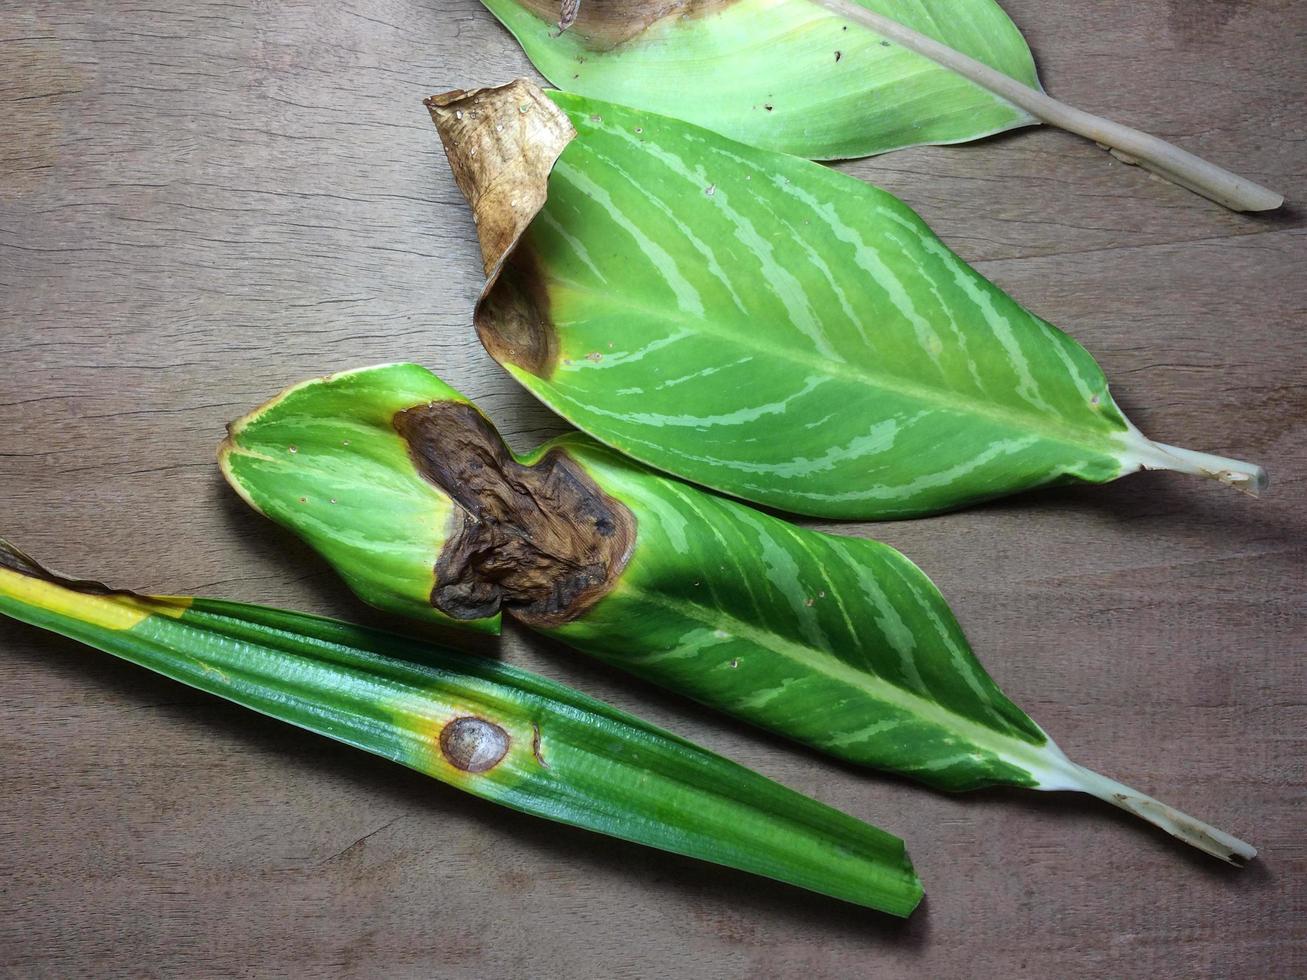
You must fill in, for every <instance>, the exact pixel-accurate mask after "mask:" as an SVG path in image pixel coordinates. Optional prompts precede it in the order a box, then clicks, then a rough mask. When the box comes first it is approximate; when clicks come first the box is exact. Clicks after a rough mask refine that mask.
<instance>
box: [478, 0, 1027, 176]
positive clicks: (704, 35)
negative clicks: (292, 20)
mask: <svg viewBox="0 0 1307 980" xmlns="http://www.w3.org/2000/svg"><path fill="white" fill-rule="evenodd" d="M482 2H483V3H484V4H485V5H486V7H488V8H489V9H490V11H491V12H492V13H494V15H495V16H496V17H498V18H499V20H500V21H502V22H503V24H504V26H505V27H507V28H508V29H509V31H511V32H512V34H513V36H514V37H515V38H516V39H517V41H518V43H520V44H521V45H522V48H523V50H525V51H526V53H527V56H528V57H529V58H530V59H531V61H532V63H533V64H534V65H535V66H536V67H537V68H538V69H539V70H540V71H541V73H542V74H543V75H544V76H545V77H546V78H548V79H549V80H550V81H551V82H553V83H554V84H555V85H557V86H558V87H559V88H561V89H565V90H567V91H570V92H577V93H579V94H581V95H587V96H593V97H595V98H601V99H605V100H607V101H610V102H617V103H620V104H622V105H630V106H638V107H640V108H642V109H648V110H651V111H653V112H659V113H663V114H664V115H668V116H675V117H677V118H679V119H687V120H689V121H691V122H694V123H697V124H698V125H700V126H705V127H707V128H708V129H713V130H716V131H717V132H720V133H725V134H726V135H728V136H731V137H733V138H735V139H738V140H741V141H743V142H745V143H751V144H753V145H755V146H763V147H767V148H768V149H774V150H783V151H785V152H787V153H794V154H797V155H798V156H805V157H809V158H813V159H820V160H830V159H839V158H846V157H858V156H868V155H871V154H874V153H883V152H885V151H886V150H893V149H898V148H900V147H905V146H917V145H921V144H925V143H958V142H962V141H964V140H973V139H978V138H980V137H982V136H989V135H992V134H994V133H998V132H1002V131H1004V130H1007V129H1013V128H1015V127H1018V126H1029V125H1032V124H1034V123H1036V122H1037V120H1036V119H1035V118H1034V117H1033V116H1031V115H1030V114H1029V113H1027V112H1025V111H1023V110H1022V109H1019V108H1017V107H1016V106H1014V105H1012V104H1011V103H1010V102H1008V101H1006V100H1004V99H1002V98H1000V97H999V96H997V95H995V94H994V93H992V92H989V91H986V90H985V89H984V88H981V87H980V86H978V85H976V84H975V83H973V82H971V81H968V80H967V79H965V78H963V77H962V76H961V75H959V74H957V73H956V72H954V71H950V70H949V69H947V68H945V67H943V66H942V65H940V64H938V63H936V62H934V61H931V60H930V59H928V58H925V57H923V56H922V55H920V54H917V53H916V52H914V51H911V50H909V49H908V48H906V47H904V46H902V45H900V44H896V43H893V42H891V41H889V40H887V39H886V38H885V37H883V36H881V35H879V34H876V33H874V32H872V31H870V30H867V29H866V28H864V27H861V26H859V25H857V24H851V23H850V22H849V21H848V20H847V19H845V18H843V17H840V16H839V15H838V14H836V13H833V12H832V11H830V10H827V9H825V8H823V7H821V6H819V5H817V4H815V3H810V2H808V0H786V2H780V3H778V2H776V0H711V2H708V3H694V4H689V3H686V2H673V3H638V2H628V3H622V2H617V3H603V2H591V3H582V4H581V7H580V10H579V16H578V17H577V18H576V20H575V23H573V24H572V25H571V26H570V27H569V28H568V30H567V31H566V32H565V33H562V34H560V33H559V31H558V29H557V27H556V26H555V22H556V21H558V19H559V6H558V3H557V2H556V0H554V2H550V0H482ZM859 2H860V3H861V4H862V5H863V6H865V7H866V8H867V9H869V10H874V11H878V12H880V13H882V14H886V15H888V16H891V17H894V18H895V19H896V20H897V21H899V22H900V23H902V24H904V25H906V26H908V27H910V28H913V29H915V30H917V31H920V32H923V33H925V34H926V35H928V36H930V37H932V38H934V39H936V40H937V41H942V42H943V43H945V44H947V45H948V46H949V47H951V48H954V49H956V50H959V51H962V52H964V53H966V54H969V55H971V56H972V57H974V58H977V59H979V60H981V61H983V62H984V63H985V64H987V65H989V66H991V67H992V68H996V69H998V70H999V71H1001V72H1003V73H1005V74H1006V75H1008V76H1009V77H1011V78H1013V79H1016V80H1017V81H1019V82H1021V83H1022V84H1024V85H1027V86H1030V87H1032V88H1036V89H1037V88H1038V87H1039V79H1038V77H1037V75H1036V72H1035V62H1034V58H1033V57H1032V56H1031V54H1030V49H1029V47H1027V46H1026V42H1025V40H1024V39H1023V38H1022V37H1021V32H1020V31H1018V30H1017V28H1016V26H1015V25H1014V24H1013V23H1012V21H1011V20H1010V19H1009V18H1008V16H1007V14H1005V13H1004V12H1003V9H1002V8H1001V7H1000V6H999V5H998V4H997V3H995V2H994V0H892V2H891V0H859Z"/></svg>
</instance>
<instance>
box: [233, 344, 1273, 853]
mask: <svg viewBox="0 0 1307 980" xmlns="http://www.w3.org/2000/svg"><path fill="white" fill-rule="evenodd" d="M422 373H425V372H423V370H422V369H421V368H418V367H416V366H415V365H387V366H382V367H376V368H368V369H363V370H360V371H351V372H348V373H346V374H343V375H338V376H336V377H333V378H325V379H324V378H317V379H314V380H312V381H308V382H305V383H304V384H302V385H299V386H297V387H296V388H293V389H291V393H290V394H289V395H286V396H282V397H281V398H279V399H276V400H274V401H273V402H271V403H269V404H268V405H266V406H263V407H262V408H259V409H257V410H255V411H254V412H253V413H251V414H250V415H249V416H247V417H246V418H245V419H243V420H242V421H241V422H239V423H237V424H236V425H234V426H233V432H234V433H235V435H234V436H233V438H232V439H230V440H228V442H227V443H226V444H225V446H224V448H223V450H222V455H223V457H224V459H223V468H224V472H225V473H226V474H227V477H228V479H229V480H232V481H233V482H234V484H235V486H236V488H237V489H238V490H239V491H240V493H241V494H242V495H243V496H244V497H245V498H246V499H250V500H255V501H261V500H267V499H275V498H277V497H278V496H279V495H280V494H281V492H282V491H281V489H280V486H279V485H280V484H283V483H284V484H287V485H291V486H295V487H297V488H304V490H303V492H306V493H308V494H311V495H312V494H315V493H320V492H321V491H320V490H317V489H316V488H315V487H314V486H313V482H314V481H315V480H316V479H317V476H316V474H320V473H325V472H330V473H333V474H337V475H338V479H336V480H335V482H333V484H332V485H333V487H334V488H335V489H334V490H333V491H332V492H334V493H339V494H341V495H342V498H341V499H345V497H346V496H347V497H348V498H349V499H350V500H351V501H352V502H353V504H354V506H351V507H348V508H326V509H323V510H322V511H321V514H316V513H311V512H309V511H306V510H303V509H290V510H287V511H286V512H284V513H283V514H282V515H281V517H280V519H281V520H282V521H283V523H285V524H286V525H287V526H288V527H289V528H290V529H291V530H294V531H297V532H299V533H301V534H303V535H304V536H305V538H306V539H307V540H309V541H310V542H314V543H318V542H322V541H329V540H330V539H331V538H333V537H337V538H340V539H341V540H360V539H362V538H365V537H366V535H367V534H368V533H369V530H368V527H369V525H368V524H366V523H356V522H354V521H353V519H352V515H354V514H359V513H363V512H366V511H367V509H368V508H367V501H368V500H369V499H370V497H371V496H372V494H373V489H372V488H373V486H374V485H375V483H376V482H377V480H376V478H375V474H374V473H373V472H372V471H371V469H370V468H369V467H368V465H366V464H367V459H366V458H365V459H363V460H361V461H360V462H362V463H364V465H362V466H360V467H359V470H358V477H357V478H356V479H354V480H353V481H350V480H349V476H348V474H350V473H351V471H352V470H353V462H354V459H355V458H356V456H358V455H365V454H368V450H367V449H366V447H367V446H368V445H369V443H368V442H367V441H364V440H361V441H354V442H351V444H350V445H349V446H346V445H344V443H343V440H339V439H335V440H333V439H329V438H324V439H321V440H319V441H318V445H319V447H320V448H319V449H317V450H315V452H316V453H322V454H324V455H329V456H331V457H332V460H331V461H330V462H328V461H327V460H326V459H318V458H313V457H312V456H309V457H306V455H305V453H304V452H303V451H301V452H300V453H298V454H294V455H292V454H287V453H283V454H282V455H281V457H280V460H281V462H280V464H279V467H278V468H277V469H275V470H274V469H268V468H253V469H251V468H246V467H245V466H243V465H242V462H241V459H240V457H241V456H242V455H243V454H245V453H246V452H247V449H248V450H249V451H251V452H252V454H253V455H254V457H255V458H258V457H260V456H262V455H264V454H265V449H266V446H267V445H268V439H269V438H282V437H285V438H292V439H294V440H296V441H298V442H300V443H301V444H308V443H309V440H308V439H303V438H301V437H300V435H299V433H300V432H304V433H312V432H323V433H329V432H330V431H331V430H332V429H333V428H337V427H338V428H339V429H340V431H342V432H347V431H349V432H352V431H356V430H357V427H358V425H359V423H360V422H361V421H362V420H368V421H367V424H373V420H379V419H380V418H381V412H380V411H379V408H380V407H382V406H384V407H385V409H386V410H391V409H396V408H398V411H396V414H395V416H394V418H393V419H392V420H391V421H390V422H389V424H387V425H385V426H384V428H385V429H386V430H387V432H388V433H389V436H390V437H391V438H395V439H398V440H400V441H402V442H404V443H406V444H407V447H408V448H407V451H406V452H403V453H399V452H396V453H391V454H389V455H388V456H387V459H389V460H392V461H402V462H396V463H395V465H397V466H400V467H401V468H402V471H403V472H401V473H397V474H395V478H394V479H391V480H389V481H385V482H389V483H391V484H394V485H400V484H401V483H402V484H403V485H408V484H411V483H413V482H414V478H416V479H418V480H422V481H424V482H425V483H426V487H424V488H423V490H422V494H423V495H425V494H428V493H432V492H435V493H438V494H444V495H446V497H447V499H448V501H449V502H450V504H451V506H453V507H454V509H455V511H456V513H459V514H460V515H461V518H460V519H459V520H457V521H454V522H451V525H450V527H449V530H448V533H447V534H446V535H445V537H444V538H443V539H442V540H441V541H440V543H439V546H438V548H433V549H432V550H431V551H430V552H429V553H428V559H427V561H428V566H429V567H430V568H432V569H434V570H435V576H436V580H437V581H436V587H435V588H434V589H433V590H432V593H431V600H430V601H431V602H432V604H433V605H434V606H436V607H437V608H438V609H439V611H440V612H441V614H442V615H446V616H452V617H454V618H457V617H458V616H459V614H460V613H459V610H460V608H462V605H463V603H464V597H465V596H467V595H469V594H473V595H477V596H484V595H486V594H490V595H492V596H493V598H494V602H495V603H499V602H502V603H503V607H504V608H505V609H506V610H507V611H508V612H509V613H510V614H511V615H513V616H514V617H515V618H517V619H519V620H520V621H522V622H523V623H525V624H526V625H528V626H530V627H532V628H533V629H536V630H538V631H540V632H542V633H545V634H547V635H550V636H553V637H556V638H558V639H560V640H563V641H564V642H566V643H568V644H570V645H572V646H573V647H575V648H577V649H579V650H582V651H584V652H586V653H589V654H591V655H594V656H597V657H599V658H601V659H603V660H604V661H606V662H608V663H611V664H613V665H614V666H617V667H619V668H621V669H623V670H628V671H631V672H632V673H635V674H637V675H639V676H641V677H644V678H646V679H648V680H650V681H653V682H654V683H657V684H661V685H663V686H665V687H667V688H670V689H671V690H674V691H678V692H680V693H682V694H686V695H688V696H690V697H693V698H695V699H697V700H699V701H701V702H703V703H704V704H707V705H710V706H712V707H715V708H719V709H721V710H724V711H728V712H730V713H731V714H734V715H736V716H737V717H740V718H744V719H746V720H748V721H750V722H753V723H754V724H757V725H761V726H764V727H766V728H770V729H772V730H774V731H777V732H780V733H782V734H784V735H787V736H789V737H791V738H794V739H797V740H799V741H802V742H805V743H807V744H809V745H812V746H815V747H816V748H819V749H821V750H823V751H825V752H827V753H829V754H831V755H833V756H836V757H839V758H841V759H846V760H849V761H851V762H855V763H858V764H861V765H867V766H873V767H876V768H880V769H887V770H890V771H893V772H898V773H903V774H905V775H908V776H912V777H914V778H916V779H919V780H921V781H922V782H925V783H927V784H928V785H930V786H933V787H936V788H938V789H944V790H967V789H975V788H978V787H982V786H990V785H1008V786H1018V787H1026V788H1031V789H1044V790H1077V791H1081V792H1087V793H1091V794H1093V795H1095V796H1098V797H1100V798H1102V799H1104V800H1107V801H1108V802H1110V803H1112V804H1113V805H1115V806H1119V807H1122V808H1123V809H1126V810H1128V811H1129V812H1131V813H1134V814H1136V815H1138V816H1140V817H1143V818H1144V819H1145V820H1148V821H1149V822H1151V823H1155V824H1158V825H1159V826H1162V827H1164V828H1165V829H1166V830H1167V831H1168V832H1170V833H1173V834H1176V835H1177V836H1179V837H1181V838H1182V839H1184V840H1186V841H1188V842H1189V843H1191V844H1193V845H1194V846H1196V847H1199V848H1201V849H1203V850H1205V851H1207V852H1208V853H1211V854H1214V855H1216V856H1218V857H1221V858H1223V859H1225V860H1230V861H1236V860H1241V859H1246V858H1249V857H1251V856H1252V855H1253V854H1254V853H1255V852H1254V851H1253V849H1252V848H1250V847H1249V846H1248V845H1246V844H1244V843H1243V842H1241V841H1238V840H1236V839H1235V838H1232V837H1230V836H1229V835H1227V834H1224V833H1222V832H1221V831H1219V830H1216V829H1214V828H1212V827H1209V826H1207V825H1205V824H1203V823H1201V822H1199V821H1196V820H1194V819H1192V818H1190V817H1187V816H1185V815H1183V814H1180V813H1178V812H1177V811H1175V810H1172V809H1171V808H1169V807H1166V806H1164V805H1163V804H1161V803H1158V802H1157V801H1155V800H1152V799H1150V798H1149V797H1147V796H1144V795H1143V794H1141V793H1138V792H1137V791H1135V790H1132V789H1129V788H1128V787H1125V786H1122V785H1121V784H1120V783H1117V782H1114V781H1112V780H1109V779H1106V778H1105V777H1103V776H1100V775H1098V774H1096V773H1093V772H1090V771H1089V770H1086V769H1084V768H1082V767H1081V766H1078V765H1076V764H1075V763H1073V762H1071V761H1070V760H1069V759H1068V758H1067V757H1066V755H1064V754H1063V753H1062V751H1061V750H1060V749H1059V748H1058V747H1057V746H1056V745H1055V744H1054V743H1053V742H1052V741H1051V740H1050V739H1049V738H1048V736H1047V735H1046V734H1045V733H1044V732H1043V731H1042V730H1041V729H1040V728H1039V726H1038V725H1036V724H1035V723H1034V722H1033V721H1031V720H1030V718H1028V717H1027V716H1026V715H1025V713H1024V712H1022V711H1021V709H1020V708H1018V707H1017V706H1016V705H1014V704H1013V703H1012V702H1011V701H1010V700H1008V698H1007V697H1005V696H1004V695H1003V693H1002V692H1001V691H1000V690H999V689H998V687H997V686H996V685H995V683H994V682H993V680H992V679H991V678H990V677H989V675H988V674H987V673H986V672H985V670H984V668H983V667H982V666H981V665H980V663H979V662H978V661H977V659H976V657H975V655H974V654H973V653H972V651H971V649H970V647H969V646H968V644H967V640H966V637H965V636H964V635H963V633H962V630H961V629H960V628H959V626H958V623H957V621H956V620H955V619H954V617H953V614H952V612H951V611H950V610H949V608H948V605H947V604H946V603H945V601H944V599H943V597H942V596H941V595H940V594H939V592H938V590H937V589H936V588H935V586H934V585H933V584H932V583H931V581H930V580H929V579H928V578H927V577H926V576H925V574H923V573H922V572H921V570H920V569H918V568H917V567H916V566H915V565H913V564H912V562H910V561H909V560H908V559H907V558H905V557H904V556H903V555H901V554H899V553H898V552H897V551H895V550H894V549H893V548H890V547H888V546H886V545H883V544H880V543H877V542H874V541H867V540H861V539H857V538H849V537H839V536H833V535H827V534H821V533H817V532H815V531H810V530H806V529H803V528H798V527H795V526H794V525H792V524H790V523H788V522H786V521H783V520H780V519H778V518H775V517H771V516H769V515H767V514H764V513H761V512H759V511H755V510H753V509H751V508H749V507H747V506H745V505H744V504H740V503H737V502H735V501H732V500H727V499H724V498H721V497H718V496H715V495H713V494H709V493H705V492H704V491H702V490H698V489H696V488H695V487H693V486H691V485H689V484H685V483H681V482H679V481H677V480H673V479H669V478H667V477H664V476H662V475H660V474H658V473H656V472H654V471H652V470H649V469H647V468H645V467H644V466H641V465H640V464H639V463H636V462H634V461H632V460H630V459H629V458H627V457H624V456H622V455H620V454H619V453H617V452H615V451H613V450H612V449H610V448H608V447H605V446H603V445H601V444H599V443H597V442H595V441H594V440H593V439H590V438H589V437H587V436H585V435H583V434H580V433H574V434H572V435H569V436H565V437H563V438H561V439H557V440H554V441H552V442H549V443H546V444H545V445H543V446H541V447H539V448H538V449H536V450H535V451H534V452H532V453H529V454H527V455H525V456H522V457H515V456H513V454H512V453H511V452H510V451H509V450H508V448H507V447H506V446H505V445H504V443H503V441H502V440H501V439H500V438H499V436H498V434H497V433H496V432H495V430H494V429H493V427H492V426H491V425H490V423H489V422H488V421H486V420H485V418H484V417H483V416H481V415H480V414H479V413H477V412H476V411H475V410H474V409H473V408H472V407H471V406H469V405H468V403H467V402H466V400H465V399H464V398H463V397H462V396H461V395H458V394H457V393H453V394H451V395H450V396H449V397H448V398H447V399H440V398H438V397H437V398H436V399H435V400H432V399H431V398H429V397H426V396H425V395H424V396H423V397H422V398H421V399H420V400H418V401H415V402H413V403H412V404H409V405H403V404H401V402H400V400H399V399H398V398H397V397H396V393H398V392H414V391H425V392H428V393H430V392H435V391H437V390H439V387H441V386H442V383H441V382H439V381H438V380H433V381H432V382H431V383H430V384H425V385H424V384H423V383H422V382H421V381H420V380H419V379H418V375H420V374H422ZM346 392H348V397H342V395H343V394H344V393H346ZM414 413H417V414H416V415H415V414H414ZM414 418H417V419H420V422H418V423H417V424H414V423H413V421H412V420H413V419H414ZM377 425H378V426H379V427H381V423H380V422H379V421H378V422H377ZM265 428H266V431H267V433H268V434H269V435H268V438H265V434H264V430H265ZM463 460H469V461H470V465H464V463H463ZM578 487H580V488H584V493H582V494H579V495H578V494H577V493H576V492H575V488H578ZM577 499H580V500H582V501H584V504H583V505H582V506H576V505H575V504H574V503H573V501H574V500H577ZM505 501H511V502H512V503H511V505H510V506H507V507H505V506H503V503H504V502H505ZM560 527H563V528H565V529H566V531H565V533H559V528H560ZM622 529H625V530H622ZM626 531H629V532H631V533H629V534H628V533H626ZM387 540H388V539H383V540H382V541H381V542H380V543H379V547H380V548H382V549H384V548H385V547H387V546H388V545H387V543H386V542H387ZM613 540H620V541H621V546H620V547H618V548H615V549H610V550H607V551H605V550H604V549H603V548H601V547H600V546H599V545H598V544H596V542H605V541H613ZM469 542H470V544H469ZM430 544H431V539H423V546H424V547H425V546H429V545H430ZM564 545H566V546H564ZM466 553H474V554H475V555H476V561H475V562H474V563H472V564H471V565H470V566H469V564H468V563H467V562H465V561H462V560H461V558H460V560H459V561H450V559H449V556H450V555H451V554H454V555H458V556H462V555H464V554H466ZM578 555H589V556H594V555H607V556H608V557H609V561H610V564H609V565H608V566H606V567H603V568H600V569H597V570H594V571H593V572H592V573H591V574H589V576H588V578H587V581H592V582H598V583H601V585H600V586H599V587H598V588H594V589H589V590H583V591H580V592H578V591H577V590H576V589H574V588H573V586H572V584H571V583H573V581H574V580H575V575H576V569H577V568H578V567H589V566H590V565H592V564H593V563H594V561H595V559H593V558H587V559H586V560H584V561H582V560H579V559H578V558H577V556H578ZM519 572H525V573H529V574H524V575H519V574H518V573H519ZM428 574H429V573H427V572H425V571H424V572H423V574H422V576H421V581H422V582H425V581H426V580H427V576H428ZM486 590H490V591H489V593H487V591H486ZM401 591H402V592H405V593H406V592H408V591H409V590H408V588H407V587H401ZM540 592H543V593H544V594H546V595H549V596H560V595H561V596H564V597H566V598H567V602H566V603H565V604H563V605H562V606H560V605H558V604H554V605H552V606H548V607H546V608H545V610H544V612H545V614H544V615H542V614H541V607H540V605H539V603H538V601H536V600H535V598H534V597H535V596H536V594H537V593H540ZM360 594H361V595H362V594H364V593H362V592H360ZM364 597H365V598H370V600H371V601H376V596H375V594H374V595H371V596H368V595H364ZM486 611H487V610H486V609H485V608H483V607H482V606H481V605H479V604H476V605H474V606H473V607H472V608H471V610H470V612H469V614H470V615H476V616H484V615H485V613H486Z"/></svg>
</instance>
